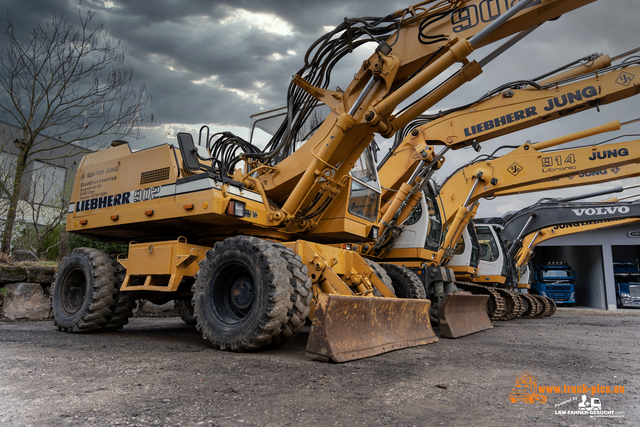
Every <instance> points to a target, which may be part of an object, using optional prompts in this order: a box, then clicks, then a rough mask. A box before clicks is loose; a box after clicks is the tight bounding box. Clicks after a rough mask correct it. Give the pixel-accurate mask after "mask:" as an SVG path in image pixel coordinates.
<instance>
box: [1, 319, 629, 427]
mask: <svg viewBox="0 0 640 427" xmlns="http://www.w3.org/2000/svg"><path fill="white" fill-rule="evenodd" d="M639 314H640V313H638V312H633V311H624V312H617V313H615V315H612V314H609V313H606V312H598V311H590V310H575V309H573V310H572V309H561V310H559V311H558V313H557V314H556V315H555V316H553V317H551V318H545V319H532V320H516V321H510V322H495V323H494V328H493V329H491V330H488V331H484V332H480V333H477V334H474V335H471V336H468V337H464V338H460V339H457V340H449V339H441V340H440V341H438V342H437V343H434V344H430V345H426V346H422V347H414V348H409V349H404V350H400V351H395V352H391V353H387V354H383V355H379V356H375V357H371V358H368V359H362V360H358V361H354V362H350V363H345V364H328V363H321V362H316V361H311V360H309V359H307V358H306V356H305V353H304V348H305V343H306V339H307V336H308V331H305V330H303V332H302V333H301V334H299V335H298V337H296V338H295V339H294V340H293V341H291V342H289V343H287V344H285V345H284V346H282V347H280V348H278V349H276V350H270V351H264V352H260V353H242V354H237V353H228V352H222V351H217V350H214V349H212V348H211V347H210V346H209V345H208V343H207V342H206V341H204V340H203V339H202V338H201V336H200V334H199V333H198V332H197V331H196V330H195V329H194V328H192V327H188V326H185V325H184V324H183V323H182V321H181V320H180V319H179V318H134V319H132V320H131V321H130V323H129V324H128V325H127V326H125V328H124V329H123V330H121V331H119V332H111V333H97V334H87V335H80V334H77V335H73V334H65V333H61V332H56V331H55V329H54V327H53V324H52V323H51V322H5V323H1V322H0V425H2V426H28V425H32V426H66V425H72V426H87V425H99V426H106V425H138V426H151V425H162V426H164V425H166V426H178V425H182V426H200V425H201V426H253V425H258V426H280V425H292V426H297V425H305V426H307V425H309V426H329V425H331V426H333V425H338V426H342V425H348V426H357V425H392V426H425V425H434V426H438V425H444V426H477V425H487V426H513V425H540V426H570V425H577V426H583V425H584V426H590V425H607V426H608V425H632V426H637V425H640V410H639V407H640V401H639V399H638V396H639V387H640V381H639V378H638V377H639V373H640V361H638V353H639V350H640V345H639V338H640V316H639ZM436 331H437V329H436ZM525 371H527V372H530V373H531V374H532V375H533V376H536V377H537V381H538V382H537V385H538V386H541V385H542V386H562V385H563V384H566V385H568V386H580V385H582V384H585V385H587V386H591V385H596V384H600V386H610V387H611V389H613V387H614V386H618V387H620V386H623V387H624V394H621V393H618V394H613V393H609V394H607V393H603V392H596V393H595V394H593V395H592V394H591V393H590V392H589V393H587V394H588V396H587V397H588V399H587V401H588V402H589V401H590V398H591V397H595V398H598V399H600V402H601V405H602V411H613V412H614V414H607V415H619V416H618V417H615V418H614V417H594V416H590V415H583V414H560V413H558V412H559V411H577V410H578V403H580V401H581V397H582V394H583V393H578V392H576V393H571V390H570V389H569V393H564V394H554V393H544V394H545V395H546V396H547V401H546V403H533V404H529V403H527V402H516V403H511V402H510V400H509V394H510V392H511V389H512V388H513V387H514V384H515V382H516V378H517V377H518V376H520V375H523V372H525ZM571 399H576V400H571ZM563 402H566V403H563ZM621 413H623V414H621Z"/></svg>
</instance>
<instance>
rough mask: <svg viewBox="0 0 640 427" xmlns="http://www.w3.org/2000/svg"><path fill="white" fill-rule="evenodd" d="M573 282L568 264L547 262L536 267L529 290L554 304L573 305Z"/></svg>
mask: <svg viewBox="0 0 640 427" xmlns="http://www.w3.org/2000/svg"><path fill="white" fill-rule="evenodd" d="M575 281H576V273H575V271H573V270H572V269H571V266H570V265H569V264H567V263H566V262H548V263H546V264H543V265H539V266H536V268H535V272H534V277H533V283H532V284H531V290H532V291H533V292H534V293H537V294H538V295H542V296H547V297H549V298H551V299H552V300H554V301H555V303H556V304H564V305H573V304H575V302H576V292H575V288H574V284H575ZM639 289H640V287H639Z"/></svg>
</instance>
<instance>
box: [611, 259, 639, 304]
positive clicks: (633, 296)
mask: <svg viewBox="0 0 640 427" xmlns="http://www.w3.org/2000/svg"><path fill="white" fill-rule="evenodd" d="M613 274H614V275H615V280H616V303H617V304H618V307H619V308H626V307H640V270H638V266H637V265H636V264H633V263H631V262H614V263H613Z"/></svg>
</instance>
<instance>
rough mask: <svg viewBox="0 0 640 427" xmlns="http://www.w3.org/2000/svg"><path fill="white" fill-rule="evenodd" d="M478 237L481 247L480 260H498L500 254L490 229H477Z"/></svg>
mask: <svg viewBox="0 0 640 427" xmlns="http://www.w3.org/2000/svg"><path fill="white" fill-rule="evenodd" d="M476 235H477V236H478V244H479V245H480V259H481V260H483V261H495V260H497V259H498V257H499V256H500V252H499V251H498V245H497V242H496V241H495V239H494V238H493V234H492V233H491V230H490V229H489V227H476Z"/></svg>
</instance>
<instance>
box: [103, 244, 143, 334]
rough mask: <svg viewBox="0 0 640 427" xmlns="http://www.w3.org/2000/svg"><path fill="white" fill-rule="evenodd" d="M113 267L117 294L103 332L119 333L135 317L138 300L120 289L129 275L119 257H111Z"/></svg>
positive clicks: (115, 255)
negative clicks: (134, 310) (134, 311)
mask: <svg viewBox="0 0 640 427" xmlns="http://www.w3.org/2000/svg"><path fill="white" fill-rule="evenodd" d="M109 258H110V259H111V265H112V266H113V269H114V271H115V281H114V288H115V289H116V293H115V294H114V296H113V300H114V304H113V306H112V307H111V313H110V314H109V317H108V318H107V323H106V324H105V325H104V326H103V327H102V330H103V331H117V330H119V329H122V328H123V327H124V325H126V324H127V323H129V318H130V317H131V316H133V309H134V308H136V299H135V296H134V294H133V293H132V292H121V291H120V287H121V286H122V282H124V278H125V276H126V275H127V271H126V270H125V268H124V267H123V266H122V264H120V263H119V262H118V255H117V254H111V255H109Z"/></svg>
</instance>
